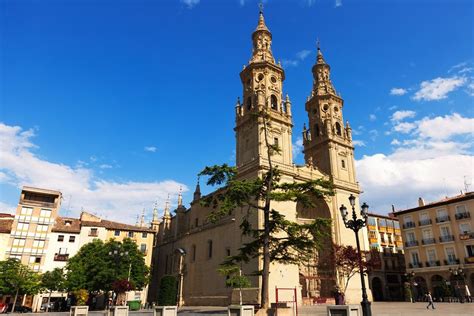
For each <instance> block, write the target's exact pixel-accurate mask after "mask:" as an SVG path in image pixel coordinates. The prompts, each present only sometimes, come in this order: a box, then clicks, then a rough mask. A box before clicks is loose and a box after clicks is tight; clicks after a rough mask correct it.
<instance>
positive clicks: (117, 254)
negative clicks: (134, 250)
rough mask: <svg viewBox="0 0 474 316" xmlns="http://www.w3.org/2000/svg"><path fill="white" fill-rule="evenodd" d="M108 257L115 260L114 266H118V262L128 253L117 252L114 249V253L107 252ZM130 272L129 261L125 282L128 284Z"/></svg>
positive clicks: (130, 264)
mask: <svg viewBox="0 0 474 316" xmlns="http://www.w3.org/2000/svg"><path fill="white" fill-rule="evenodd" d="M109 256H113V257H114V259H115V265H116V266H118V265H119V263H120V260H122V258H123V257H124V256H128V251H119V250H117V249H115V250H114V251H109ZM131 271H132V262H131V261H130V263H129V265H128V277H127V281H129V282H130V272H131Z"/></svg>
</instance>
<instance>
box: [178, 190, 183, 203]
mask: <svg viewBox="0 0 474 316" xmlns="http://www.w3.org/2000/svg"><path fill="white" fill-rule="evenodd" d="M182 191H183V188H182V187H181V186H179V193H178V207H180V206H183V195H182V194H181V192H182Z"/></svg>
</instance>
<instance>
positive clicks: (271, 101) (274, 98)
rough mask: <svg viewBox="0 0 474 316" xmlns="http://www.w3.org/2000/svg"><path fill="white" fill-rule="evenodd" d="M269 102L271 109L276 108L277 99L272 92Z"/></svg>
mask: <svg viewBox="0 0 474 316" xmlns="http://www.w3.org/2000/svg"><path fill="white" fill-rule="evenodd" d="M270 104H271V106H272V109H273V110H278V99H277V97H276V96H274V95H273V94H272V96H271V97H270Z"/></svg>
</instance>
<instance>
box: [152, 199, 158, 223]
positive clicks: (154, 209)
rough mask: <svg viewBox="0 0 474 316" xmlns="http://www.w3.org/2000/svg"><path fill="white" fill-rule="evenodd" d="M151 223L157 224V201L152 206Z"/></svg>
mask: <svg viewBox="0 0 474 316" xmlns="http://www.w3.org/2000/svg"><path fill="white" fill-rule="evenodd" d="M152 222H153V223H156V222H158V201H155V204H154V205H153V220H152Z"/></svg>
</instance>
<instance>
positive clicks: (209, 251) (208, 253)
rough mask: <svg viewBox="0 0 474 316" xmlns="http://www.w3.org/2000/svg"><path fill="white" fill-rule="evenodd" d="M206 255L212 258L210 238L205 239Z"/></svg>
mask: <svg viewBox="0 0 474 316" xmlns="http://www.w3.org/2000/svg"><path fill="white" fill-rule="evenodd" d="M207 257H208V258H212V240H208V241H207Z"/></svg>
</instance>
